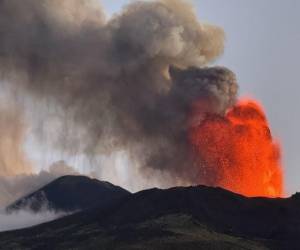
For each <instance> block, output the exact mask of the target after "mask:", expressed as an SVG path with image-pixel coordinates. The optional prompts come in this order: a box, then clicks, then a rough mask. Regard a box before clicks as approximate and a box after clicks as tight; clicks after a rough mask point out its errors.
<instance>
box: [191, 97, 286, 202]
mask: <svg viewBox="0 0 300 250" xmlns="http://www.w3.org/2000/svg"><path fill="white" fill-rule="evenodd" d="M193 107H194V110H193V112H192V113H193V116H196V115H197V105H194V106H193ZM189 139H190V142H191V144H192V148H193V154H194V156H195V158H196V162H197V165H199V167H200V168H201V173H203V179H205V181H206V182H207V183H206V184H209V185H213V186H220V187H223V188H226V189H228V190H231V191H233V192H236V193H240V194H243V195H246V196H265V197H281V196H282V195H283V176H282V168H281V155H280V145H279V144H278V142H277V141H276V140H274V138H273V137H272V135H271V132H270V128H269V125H268V121H267V119H266V116H265V114H264V111H263V109H262V107H261V106H260V105H259V104H258V103H257V102H255V101H253V100H246V99H245V100H240V101H238V102H237V103H236V104H235V106H233V107H232V108H231V109H229V110H228V111H227V112H226V114H225V116H221V115H211V114H209V115H207V116H206V118H205V119H203V120H202V121H201V123H200V124H197V125H195V126H193V127H192V128H191V129H190V131H189Z"/></svg>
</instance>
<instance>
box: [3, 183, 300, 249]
mask: <svg viewBox="0 0 300 250" xmlns="http://www.w3.org/2000/svg"><path fill="white" fill-rule="evenodd" d="M299 235H300V199H299V195H294V196H292V197H290V198H285V199H283V198H278V199H270V198H261V197H258V198H247V197H243V196H241V195H238V194H234V193H231V192H229V191H226V190H223V189H220V188H211V187H205V186H197V187H175V188H171V189H166V190H161V189H150V190H145V191H141V192H138V193H135V194H132V195H128V196H124V197H123V198H122V199H119V200H118V201H116V202H115V203H111V204H110V206H106V207H101V206H98V207H95V208H92V209H89V210H84V211H82V212H80V213H77V214H74V215H71V216H67V217H65V218H62V219H59V220H56V221H53V222H50V223H46V224H43V225H40V226H37V227H33V228H30V229H25V230H19V231H13V232H7V233H1V234H0V249H1V247H3V249H5V248H4V247H5V246H6V245H5V242H6V243H9V242H11V241H14V244H15V246H18V247H19V248H21V249H22V248H23V247H29V246H31V244H36V243H35V242H36V237H38V238H39V240H40V241H39V245H38V246H37V248H36V249H39V248H44V249H46V248H45V247H48V249H53V248H55V249H68V248H72V247H75V246H76V247H77V248H78V249H85V248H86V247H87V245H85V244H89V245H88V246H89V248H90V249H97V247H98V248H99V247H100V248H101V247H103V249H270V248H271V249H298V248H297V247H298V246H299V243H300V241H299V239H298V238H299ZM43 241H45V242H47V244H46V243H41V242H43ZM2 242H3V243H2ZM83 242H85V243H83ZM45 244H46V245H45ZM145 246H147V247H145ZM144 247H145V248H144ZM176 247H177V248H176Z"/></svg>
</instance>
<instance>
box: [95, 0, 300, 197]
mask: <svg viewBox="0 0 300 250" xmlns="http://www.w3.org/2000/svg"><path fill="white" fill-rule="evenodd" d="M99 1H100V2H101V4H102V5H103V7H104V9H105V10H106V13H107V15H108V16H110V15H113V13H116V12H118V11H119V10H120V9H121V8H122V6H124V5H125V4H126V3H128V2H130V1H128V0H99ZM192 2H193V5H194V6H195V9H196V11H197V14H198V16H199V19H200V20H202V21H204V22H209V23H212V24H215V25H218V26H221V27H222V28H223V29H224V30H225V33H226V46H225V52H224V55H223V56H222V57H221V58H220V59H219V60H218V61H216V62H215V64H217V65H222V66H226V67H228V68H230V69H231V70H233V71H234V72H235V73H236V75H237V79H238V81H239V85H240V95H241V96H249V95H250V96H251V97H254V98H256V99H258V100H259V101H260V102H261V103H262V104H263V105H264V107H265V111H266V113H267V116H268V119H269V121H270V124H271V128H272V132H273V135H274V136H275V137H277V138H278V139H279V140H280V142H281V145H282V150H283V165H284V174H285V186H286V193H287V194H292V193H295V192H296V191H300V179H299V177H300V153H299V152H298V150H299V149H300V132H299V129H300V94H299V91H300V86H299V77H298V70H299V66H300V62H299V58H300V47H299V45H300V25H299V24H300V16H299V11H300V1H299V0H286V1H283V0H248V1H246V0H243V1H241V0H226V1H224V0H194V1H192Z"/></svg>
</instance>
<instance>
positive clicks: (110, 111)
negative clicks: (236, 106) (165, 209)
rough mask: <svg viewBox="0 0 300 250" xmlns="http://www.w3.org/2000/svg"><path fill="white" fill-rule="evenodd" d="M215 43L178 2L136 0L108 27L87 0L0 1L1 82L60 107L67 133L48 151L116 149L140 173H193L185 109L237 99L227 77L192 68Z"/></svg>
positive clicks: (208, 108)
mask: <svg viewBox="0 0 300 250" xmlns="http://www.w3.org/2000/svg"><path fill="white" fill-rule="evenodd" d="M223 41H224V33H223V31H222V29H220V28H219V27H216V26H213V25H209V24H204V23H200V22H199V21H198V20H197V17H196V14H195V12H194V10H193V8H192V6H190V5H189V4H187V3H186V2H184V1H181V0H172V1H171V0H161V1H151V2H149V1H147V2H146V1H136V2H133V3H131V4H129V5H128V6H126V7H125V8H124V9H123V11H122V12H121V13H119V14H118V15H116V16H114V17H113V18H112V19H110V20H105V18H104V15H103V12H102V10H101V8H100V7H99V6H97V4H96V3H95V2H93V1H89V0H82V1H76V2H75V1H71V0H64V1H58V0H55V1H53V0H40V1H36V0H26V1H19V0H1V1H0V72H1V76H2V78H3V79H5V80H7V81H9V82H10V83H11V84H13V85H16V86H18V88H21V89H22V93H23V94H24V95H27V94H29V95H30V96H31V97H32V98H36V100H40V101H41V100H44V99H47V101H49V103H50V104H51V105H53V106H57V105H59V106H60V108H62V110H63V115H61V114H60V115H61V117H62V118H61V120H62V121H63V122H65V123H66V124H68V127H70V128H72V129H69V130H68V129H66V130H63V131H57V133H56V136H53V138H52V140H53V141H54V142H56V145H57V147H61V148H60V149H61V150H68V151H69V152H70V153H72V154H76V153H85V154H87V155H95V154H96V155H97V154H99V153H110V152H112V151H116V150H126V151H127V152H128V153H129V155H130V157H131V158H132V160H133V161H135V162H138V165H139V167H140V168H141V169H142V170H143V172H144V173H146V174H147V173H156V172H157V171H158V173H160V172H168V173H170V174H171V175H173V176H174V177H176V178H180V179H183V180H187V181H191V180H192V179H194V178H195V176H196V175H197V174H195V171H196V170H195V169H193V164H192V162H191V161H190V158H189V153H188V152H187V151H188V149H187V148H188V147H187V143H188V142H187V127H188V123H187V119H188V113H189V110H190V104H191V103H194V101H195V100H201V107H202V111H201V112H203V113H206V112H216V113H224V112H225V110H226V109H227V108H228V107H230V106H231V105H232V104H233V102H234V100H235V95H236V92H237V84H236V80H235V77H234V74H233V73H232V72H231V71H229V70H227V69H225V68H199V67H203V66H205V65H207V64H208V63H209V62H212V61H213V60H215V59H216V58H217V57H218V56H219V55H220V54H221V53H222V52H223ZM198 110H199V109H198ZM64 114H65V115H66V116H64ZM44 115H45V114H44ZM46 115H47V114H46ZM199 117H200V116H199ZM47 119H50V118H49V117H45V119H43V121H44V122H45V121H47ZM63 127H64V126H63ZM64 131H67V132H66V133H64ZM57 142H58V143H57ZM176 178H175V179H176Z"/></svg>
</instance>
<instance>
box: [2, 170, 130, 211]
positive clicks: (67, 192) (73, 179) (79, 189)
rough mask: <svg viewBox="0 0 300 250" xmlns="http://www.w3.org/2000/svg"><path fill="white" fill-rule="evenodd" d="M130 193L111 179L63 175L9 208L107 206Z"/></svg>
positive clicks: (71, 208)
mask: <svg viewBox="0 0 300 250" xmlns="http://www.w3.org/2000/svg"><path fill="white" fill-rule="evenodd" d="M129 194H130V193H129V192H128V191H127V190H125V189H123V188H121V187H118V186H115V185H113V184H111V183H109V182H103V181H99V180H96V179H91V178H89V177H86V176H63V177H60V178H58V179H56V180H54V181H53V182H51V183H49V184H47V185H46V186H44V187H42V188H40V189H39V190H37V191H35V192H33V193H31V194H29V195H27V196H25V197H23V198H21V199H19V200H17V201H16V202H14V203H13V204H11V205H9V206H8V207H7V211H8V212H12V211H16V210H20V209H24V208H26V209H30V210H32V211H34V212H38V211H40V210H42V209H44V208H46V209H51V210H54V211H65V212H72V211H77V210H83V209H87V208H92V207H95V206H98V207H99V206H103V207H105V206H106V205H108V204H109V203H112V202H115V201H116V200H118V199H120V198H123V197H125V196H127V195H129Z"/></svg>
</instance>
